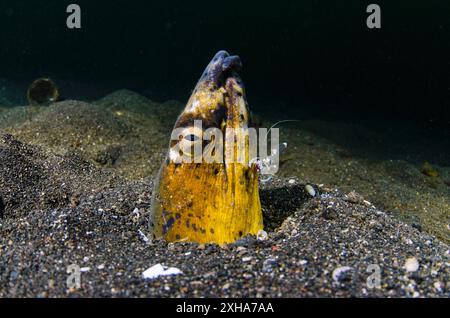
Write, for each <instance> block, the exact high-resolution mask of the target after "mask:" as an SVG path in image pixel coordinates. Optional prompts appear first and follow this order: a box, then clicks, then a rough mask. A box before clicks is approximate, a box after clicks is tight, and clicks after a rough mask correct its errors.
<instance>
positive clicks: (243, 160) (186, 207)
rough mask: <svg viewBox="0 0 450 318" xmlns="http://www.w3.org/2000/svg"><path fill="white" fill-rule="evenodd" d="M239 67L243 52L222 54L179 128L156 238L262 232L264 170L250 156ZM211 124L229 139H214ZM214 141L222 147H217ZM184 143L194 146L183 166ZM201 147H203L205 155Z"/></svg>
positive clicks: (157, 208)
mask: <svg viewBox="0 0 450 318" xmlns="http://www.w3.org/2000/svg"><path fill="white" fill-rule="evenodd" d="M240 68H241V61H240V59H239V57H237V56H229V54H228V53H227V52H225V51H220V52H218V53H217V54H216V55H215V56H214V58H213V59H212V61H211V62H210V63H209V65H208V66H207V68H206V70H205V71H204V73H203V75H202V77H201V78H200V80H199V82H198V83H197V86H196V87H195V90H194V91H193V93H192V95H191V97H190V99H189V101H188V103H187V105H186V107H185V109H184V110H183V112H182V113H181V115H180V116H179V117H178V119H177V121H176V123H175V126H174V131H181V132H182V133H181V134H175V136H174V135H173V136H172V139H171V141H170V144H169V151H168V154H167V157H166V159H165V161H164V163H163V164H162V167H161V170H160V172H159V175H158V178H157V181H156V182H155V187H154V192H153V199H152V213H151V220H150V226H151V229H152V234H153V237H154V238H164V239H165V240H167V241H169V242H176V241H188V242H198V243H217V244H224V243H230V242H234V241H236V240H237V239H239V238H240V237H243V236H245V235H247V234H252V235H255V234H257V233H258V231H259V230H262V228H263V219H262V212H261V204H260V199H259V189H258V167H257V166H256V164H254V163H252V160H251V158H250V155H249V153H250V152H249V138H248V135H246V133H247V131H248V128H249V122H250V113H249V109H248V105H247V101H246V96H245V90H244V86H243V84H242V81H241V79H240V78H239V76H238V75H237V71H239V70H240ZM199 123H201V126H200V127H199V125H198V124H199ZM209 128H213V130H214V129H215V131H217V130H220V132H222V134H223V136H222V137H220V136H218V135H214V136H211V135H210V134H208V129H209ZM230 130H231V131H233V132H234V136H233V135H229V134H228V132H229V131H230ZM230 136H232V137H230ZM174 137H175V138H174ZM236 140H241V141H243V144H241V145H243V147H241V146H239V145H238V143H237V142H236ZM211 141H218V142H219V143H217V144H219V145H220V144H221V145H223V146H222V147H217V146H214V147H212V146H211V144H213V143H212V142H211ZM220 142H222V143H220ZM180 144H181V145H182V146H184V148H183V149H189V152H188V156H185V157H186V158H191V159H192V161H191V162H186V160H183V161H182V162H181V163H180V157H181V156H182V155H185V154H186V152H182V151H181V152H180V151H179V150H174V149H175V148H174V146H176V145H178V146H180ZM186 146H187V147H186ZM196 146H202V152H201V156H200V157H199V156H198V154H199V153H198V152H195V151H194V148H195V147H196ZM197 149H198V148H197ZM221 157H222V160H220V158H221ZM205 158H209V159H208V160H207V159H205ZM211 158H214V159H218V160H212V161H211ZM238 158H239V160H237V159H238ZM233 159H235V160H233Z"/></svg>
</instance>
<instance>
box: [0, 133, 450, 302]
mask: <svg viewBox="0 0 450 318" xmlns="http://www.w3.org/2000/svg"><path fill="white" fill-rule="evenodd" d="M304 186H305V185H304V184H302V183H301V182H299V181H298V180H296V179H274V180H273V181H271V182H269V183H267V184H265V185H263V186H262V189H261V200H262V204H263V210H264V214H265V222H266V230H267V232H268V238H267V239H265V240H258V239H255V238H252V237H248V238H245V239H242V240H241V241H239V242H237V243H235V244H230V245H227V246H222V247H219V246H216V245H206V246H205V245H197V244H190V243H177V244H167V243H165V242H161V241H158V242H152V243H150V242H145V240H144V239H143V236H142V235H141V234H140V233H139V231H142V232H143V233H147V219H148V214H147V213H148V212H147V211H148V210H149V204H150V197H151V191H152V181H151V178H150V177H149V178H148V179H142V180H137V181H127V180H126V179H124V178H123V177H120V176H118V175H116V174H115V173H114V171H111V170H108V169H103V168H100V167H97V166H95V165H94V164H93V163H90V162H88V161H86V160H85V159H83V158H82V157H81V156H79V155H78V154H76V153H72V152H70V151H69V152H67V153H66V154H63V155H55V154H52V153H51V152H48V151H45V150H43V149H41V148H39V147H36V146H31V145H27V144H24V143H22V142H20V141H18V140H17V139H15V138H14V137H12V136H11V135H3V136H2V137H1V140H0V190H1V192H0V196H1V203H0V209H1V211H0V212H1V214H2V218H1V219H0V223H1V225H0V251H1V255H0V297H7V296H9V297H23V296H31V297H78V296H100V297H102V296H106V297H110V296H114V297H122V296H133V297H134V296H136V297H158V296H173V297H185V296H194V297H211V296H217V297H228V296H229V297H242V296H243V297H317V296H327V297H346V296H364V297H366V296H368V297H372V296H373V297H377V296H393V297H397V296H402V297H403V296H406V297H420V296H426V297H448V296H450V293H449V286H448V280H449V277H450V269H449V263H448V256H449V246H448V245H447V244H445V243H443V242H441V241H439V240H438V239H436V238H435V237H433V236H430V235H427V234H425V233H421V232H419V231H418V230H417V229H415V228H413V227H410V226H409V225H406V224H404V223H401V222H400V221H398V220H396V219H393V218H391V217H390V216H388V215H386V214H385V213H384V212H382V211H379V210H378V209H376V208H375V207H373V206H372V205H371V204H370V203H369V202H367V201H365V200H363V198H361V197H360V196H358V195H357V194H353V195H350V196H349V195H344V194H341V193H339V192H338V191H327V192H326V191H325V190H321V189H320V188H319V187H317V186H315V188H316V192H317V196H315V197H311V196H310V195H309V194H308V193H306V191H305V190H304V189H305V188H304ZM147 234H148V233H147ZM410 258H415V260H417V262H418V264H419V268H418V269H417V270H416V271H412V272H407V271H406V269H405V267H404V265H405V262H406V261H407V259H410ZM158 263H161V264H163V265H165V266H170V267H176V268H179V269H180V270H181V271H182V272H183V274H181V275H177V276H168V277H159V278H156V279H154V280H146V279H144V278H143V276H142V273H143V272H144V271H145V270H146V269H147V268H149V267H151V266H153V265H155V264H158ZM71 264H76V265H78V266H80V267H81V268H83V272H82V274H81V288H80V289H70V288H68V286H67V283H66V282H67V278H68V275H69V274H67V272H66V271H67V267H68V266H69V265H71ZM372 264H375V265H378V266H379V267H380V269H381V284H380V288H373V289H370V288H369V286H368V285H367V279H368V277H369V276H370V275H371V274H372V273H371V272H368V271H367V270H368V267H369V266H370V265H372ZM413 267H414V266H413ZM339 273H340V274H339Z"/></svg>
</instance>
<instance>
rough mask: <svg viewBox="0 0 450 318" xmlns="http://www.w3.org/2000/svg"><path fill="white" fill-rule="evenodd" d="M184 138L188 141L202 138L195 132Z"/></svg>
mask: <svg viewBox="0 0 450 318" xmlns="http://www.w3.org/2000/svg"><path fill="white" fill-rule="evenodd" d="M184 139H186V140H187V141H197V140H199V139H200V138H199V137H198V136H197V135H195V134H189V135H186V136H184Z"/></svg>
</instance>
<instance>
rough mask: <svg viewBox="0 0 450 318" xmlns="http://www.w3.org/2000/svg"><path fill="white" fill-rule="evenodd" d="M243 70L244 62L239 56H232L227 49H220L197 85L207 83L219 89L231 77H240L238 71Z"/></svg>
mask: <svg viewBox="0 0 450 318" xmlns="http://www.w3.org/2000/svg"><path fill="white" fill-rule="evenodd" d="M241 70H242V62H241V58H240V57H239V56H237V55H231V56H230V54H228V52H226V51H219V52H218V53H217V54H216V55H215V56H214V57H213V59H212V60H211V62H210V63H209V64H208V66H207V67H206V69H205V71H204V72H203V75H202V76H201V77H200V80H199V82H198V83H197V87H198V86H201V85H207V86H210V87H211V88H212V89H218V88H220V87H223V86H224V85H225V82H226V80H227V79H228V78H229V77H234V78H238V77H239V76H238V72H240V71H241Z"/></svg>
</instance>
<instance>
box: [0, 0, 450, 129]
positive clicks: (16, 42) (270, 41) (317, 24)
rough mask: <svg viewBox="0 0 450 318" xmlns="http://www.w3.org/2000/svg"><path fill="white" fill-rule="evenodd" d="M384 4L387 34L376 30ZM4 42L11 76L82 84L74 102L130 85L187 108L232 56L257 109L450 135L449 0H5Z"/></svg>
mask: <svg viewBox="0 0 450 318" xmlns="http://www.w3.org/2000/svg"><path fill="white" fill-rule="evenodd" d="M372 2H375V3H377V4H379V5H380V6H381V10H382V28H381V30H370V29H368V28H367V26H366V17H367V16H368V14H367V13H366V7H367V5H368V4H370V3H372ZM69 3H77V4H79V5H80V6H81V11H82V29H81V30H69V29H68V28H67V27H66V17H67V15H68V14H67V13H66V7H67V5H68V4H69ZM0 38H1V46H0V78H6V79H8V80H12V81H17V82H21V83H29V82H30V81H31V80H33V79H34V78H37V77H41V76H51V77H54V78H57V79H60V80H62V81H71V82H75V83H78V86H77V87H80V89H79V91H77V90H76V89H75V90H72V91H70V90H68V91H66V92H65V93H66V95H69V96H67V97H74V98H77V97H80V96H75V95H83V94H86V95H89V94H90V95H95V94H99V95H101V94H103V93H104V92H106V91H109V90H112V89H115V88H130V89H134V90H137V91H139V92H141V93H143V94H146V95H147V96H149V97H150V98H153V99H155V100H165V99H179V100H181V101H185V100H186V99H187V98H188V96H189V94H190V90H191V89H192V88H193V86H194V85H195V82H196V81H197V79H198V77H199V75H200V74H201V72H202V71H203V68H204V67H205V65H206V64H207V62H208V61H209V60H210V58H211V57H212V55H213V54H214V53H215V52H216V51H218V50H219V49H226V50H228V51H229V52H230V53H232V54H238V55H240V56H241V58H242V60H243V63H244V70H243V72H242V76H243V79H244V81H245V83H246V86H247V90H248V92H247V93H248V98H249V100H250V103H251V105H252V101H253V103H254V104H255V105H262V104H265V105H274V108H276V107H284V108H283V112H284V110H286V111H288V112H290V111H292V112H293V113H295V112H296V111H298V110H301V109H308V110H309V112H310V113H311V114H314V115H315V116H318V117H324V118H325V117H336V118H341V119H345V120H349V121H355V122H358V121H359V120H361V119H368V118H370V119H372V120H378V121H380V123H381V122H383V121H392V120H394V121H397V122H405V121H406V122H410V123H417V125H419V126H421V127H427V129H428V128H431V129H435V128H436V129H437V128H439V130H440V131H448V125H449V123H450V2H449V1H445V0H443V1H423V0H422V1H375V0H373V1H319V0H316V1H313V0H310V1H281V0H280V1H245V3H244V1H231V0H229V1H220V2H219V1H131V0H128V1H123V0H115V1H86V0H76V1H75V0H70V1H68V0H58V1H55V0H53V1H49V0H45V1H44V0H28V1H22V0H16V1H6V0H2V2H1V3H0ZM75 86H76V85H75ZM83 89H84V90H85V91H84V92H83ZM63 94H64V92H63ZM70 95H72V96H70ZM280 105H284V106H280ZM254 107H255V106H253V108H254ZM256 111H257V109H256ZM293 116H294V115H293ZM437 136H439V134H438V135H437Z"/></svg>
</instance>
